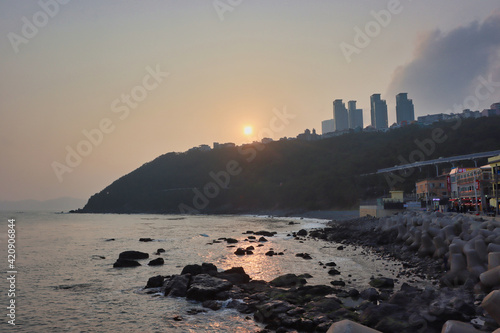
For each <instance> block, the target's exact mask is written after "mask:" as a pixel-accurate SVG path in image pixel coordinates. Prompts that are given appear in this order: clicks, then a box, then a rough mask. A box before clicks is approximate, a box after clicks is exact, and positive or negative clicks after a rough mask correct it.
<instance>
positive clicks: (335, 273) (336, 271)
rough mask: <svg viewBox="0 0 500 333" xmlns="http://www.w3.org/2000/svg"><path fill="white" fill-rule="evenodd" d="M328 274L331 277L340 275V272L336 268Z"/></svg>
mask: <svg viewBox="0 0 500 333" xmlns="http://www.w3.org/2000/svg"><path fill="white" fill-rule="evenodd" d="M328 274H330V275H340V272H339V271H338V270H336V269H335V268H332V269H330V270H329V271H328Z"/></svg>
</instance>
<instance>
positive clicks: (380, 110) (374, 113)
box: [370, 94, 389, 129]
mask: <svg viewBox="0 0 500 333" xmlns="http://www.w3.org/2000/svg"><path fill="white" fill-rule="evenodd" d="M370 107H371V109H370V115H371V118H372V119H371V121H372V126H373V127H375V128H376V129H382V128H388V127H389V125H388V120H387V103H386V102H385V100H383V99H380V94H373V95H371V96H370Z"/></svg>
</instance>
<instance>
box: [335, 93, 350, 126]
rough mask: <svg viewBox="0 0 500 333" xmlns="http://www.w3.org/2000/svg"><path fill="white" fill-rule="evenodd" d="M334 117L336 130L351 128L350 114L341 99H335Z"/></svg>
mask: <svg viewBox="0 0 500 333" xmlns="http://www.w3.org/2000/svg"><path fill="white" fill-rule="evenodd" d="M333 119H334V120H335V130H336V131H343V130H346V129H348V128H349V116H348V115H347V109H346V108H345V104H344V103H342V100H341V99H336V100H335V101H333Z"/></svg>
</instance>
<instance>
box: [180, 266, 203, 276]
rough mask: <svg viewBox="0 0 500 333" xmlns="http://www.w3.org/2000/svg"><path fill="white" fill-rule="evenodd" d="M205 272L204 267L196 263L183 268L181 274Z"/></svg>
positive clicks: (193, 274)
mask: <svg viewBox="0 0 500 333" xmlns="http://www.w3.org/2000/svg"><path fill="white" fill-rule="evenodd" d="M201 273H203V269H202V268H201V266H200V265H197V264H194V265H186V266H184V268H183V269H182V272H181V275H184V274H191V275H192V276H195V275H198V274H201Z"/></svg>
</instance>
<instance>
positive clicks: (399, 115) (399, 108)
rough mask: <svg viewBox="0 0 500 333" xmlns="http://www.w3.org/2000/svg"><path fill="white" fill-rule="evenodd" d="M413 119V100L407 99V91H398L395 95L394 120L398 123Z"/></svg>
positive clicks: (408, 121)
mask: <svg viewBox="0 0 500 333" xmlns="http://www.w3.org/2000/svg"><path fill="white" fill-rule="evenodd" d="M414 120H415V110H414V107H413V100H411V99H408V93H399V94H397V95H396V121H397V123H398V124H402V123H403V122H406V123H410V122H412V121H414Z"/></svg>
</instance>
